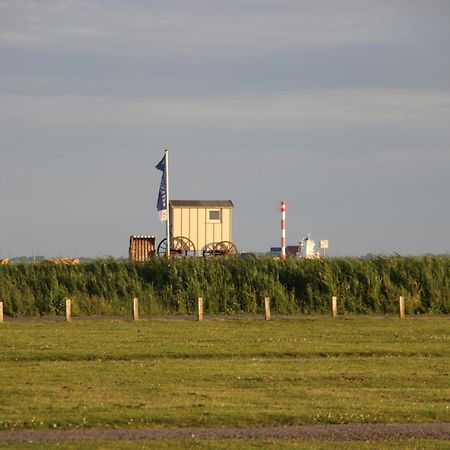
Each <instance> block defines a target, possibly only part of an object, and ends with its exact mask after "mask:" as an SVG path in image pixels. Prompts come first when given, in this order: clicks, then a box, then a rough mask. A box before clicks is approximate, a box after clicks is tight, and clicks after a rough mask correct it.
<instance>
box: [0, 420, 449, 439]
mask: <svg viewBox="0 0 450 450" xmlns="http://www.w3.org/2000/svg"><path fill="white" fill-rule="evenodd" d="M192 438H196V439H239V438H241V439H242V438H246V439H252V438H253V439H284V440H287V439H297V440H316V439H317V440H326V441H379V440H406V439H441V440H442V439H443V440H450V423H425V424H402V423H400V424H344V425H302V426H288V427H262V428H161V429H157V428H139V429H136V428H122V429H77V430H45V431H2V432H0V442H1V443H18V442H69V441H94V440H101V441H103V440H106V441H108V440H156V439H192Z"/></svg>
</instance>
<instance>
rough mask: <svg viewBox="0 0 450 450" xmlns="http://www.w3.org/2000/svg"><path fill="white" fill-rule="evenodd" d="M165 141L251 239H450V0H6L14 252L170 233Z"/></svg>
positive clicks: (189, 183)
mask: <svg viewBox="0 0 450 450" xmlns="http://www.w3.org/2000/svg"><path fill="white" fill-rule="evenodd" d="M165 148H168V149H169V150H170V159H171V180H172V183H171V193H172V198H174V199H231V200H233V202H234V203H235V214H234V240H235V242H236V244H237V245H238V247H239V248H240V249H242V250H244V251H264V250H268V249H269V247H270V246H276V245H279V241H280V238H279V235H280V230H279V226H280V225H279V222H280V217H279V212H278V202H279V201H280V200H286V201H287V202H288V203H289V209H288V211H287V240H288V243H289V244H296V243H297V242H298V240H299V239H300V238H302V237H303V236H305V235H306V234H307V233H309V232H311V233H312V236H313V238H316V239H329V241H330V252H329V253H330V254H331V255H365V254H367V253H376V254H378V253H383V254H392V253H394V252H398V253H400V254H423V253H448V252H450V237H449V236H450V233H449V230H450V207H449V203H450V202H449V199H448V197H449V194H450V176H449V173H450V2H449V1H448V0H443V1H440V0H429V1H427V2H423V1H406V0H405V1H402V0H397V1H396V0H391V1H385V0H379V1H376V2H374V1H369V0H367V1H364V0H354V1H351V0H343V1H339V2H337V1H334V0H330V1H327V0H315V1H300V0H298V1H283V0H258V1H254V0H248V1H245V0H242V1H226V2H223V1H190V2H186V1H151V0H149V1H144V0H141V1H138V0H128V1H126V2H123V1H111V0H108V1H106V0H97V1H93V0H67V1H64V0H58V1H52V0H39V1H38V0H36V1H32V0H11V1H7V0H0V156H1V165H0V189H1V197H0V213H1V222H0V230H1V233H0V257H4V256H17V255H31V254H32V253H33V251H36V252H37V253H39V254H43V255H45V256H65V255H67V256H94V257H95V256H105V255H113V256H122V255H126V254H127V249H128V237H129V235H130V234H133V233H138V234H156V235H157V236H158V240H159V239H160V238H162V237H164V236H163V235H164V226H163V225H162V224H161V223H160V222H159V220H158V216H157V212H156V208H155V204H156V197H157V192H158V187H159V181H160V172H158V171H157V170H156V169H155V168H154V166H155V165H156V164H157V163H158V161H159V160H160V159H161V157H162V155H163V152H164V149H165Z"/></svg>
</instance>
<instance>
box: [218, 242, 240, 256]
mask: <svg viewBox="0 0 450 450" xmlns="http://www.w3.org/2000/svg"><path fill="white" fill-rule="evenodd" d="M237 254H238V249H237V247H236V246H235V245H234V244H233V243H232V242H230V241H222V242H218V243H217V244H216V245H214V248H213V255H214V256H236V255H237Z"/></svg>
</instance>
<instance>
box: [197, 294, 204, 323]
mask: <svg viewBox="0 0 450 450" xmlns="http://www.w3.org/2000/svg"><path fill="white" fill-rule="evenodd" d="M197 319H198V320H203V298H202V297H199V298H198V308H197Z"/></svg>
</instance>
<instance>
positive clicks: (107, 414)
mask: <svg viewBox="0 0 450 450" xmlns="http://www.w3.org/2000/svg"><path fill="white" fill-rule="evenodd" d="M0 380H1V389H0V430H19V429H49V428H50V429H60V428H79V427H103V428H108V427H143V426H151V427H187V426H206V427H221V426H225V427H226V426H237V427H247V426H282V425H295V424H314V423H367V422H369V423H374V422H448V421H449V419H450V320H449V318H448V317H444V316H435V317H410V318H407V319H406V320H400V319H398V318H395V317H339V318H337V319H332V318H331V317H319V316H317V317H297V318H288V319H276V320H273V321H270V322H265V321H262V320H251V319H244V320H211V321H209V320H205V321H204V322H196V321H187V320H186V321H183V320H142V321H139V322H131V321H105V320H101V321H95V320H88V321H74V322H72V323H65V322H55V321H37V322H34V321H28V322H26V321H20V322H12V321H9V322H5V323H3V324H0Z"/></svg>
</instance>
